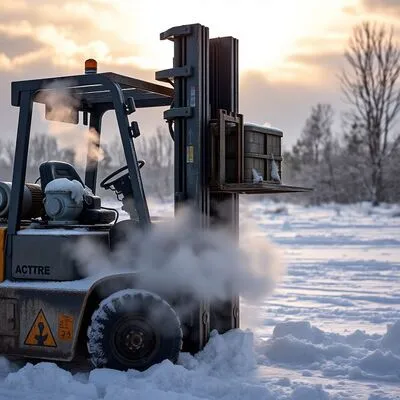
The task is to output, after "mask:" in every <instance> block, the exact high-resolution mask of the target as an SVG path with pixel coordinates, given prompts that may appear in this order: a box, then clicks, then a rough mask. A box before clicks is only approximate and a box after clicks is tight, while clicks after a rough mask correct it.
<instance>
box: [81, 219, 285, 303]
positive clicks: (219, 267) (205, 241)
mask: <svg viewBox="0 0 400 400" xmlns="http://www.w3.org/2000/svg"><path fill="white" fill-rule="evenodd" d="M193 218H194V216H193V214H192V213H191V212H188V211H185V212H183V213H181V214H180V215H178V216H177V217H176V218H174V219H172V220H171V221H168V222H165V223H158V224H154V225H153V228H152V229H151V230H149V231H148V232H146V233H143V232H142V231H140V230H139V229H137V230H133V231H131V232H130V237H129V239H128V240H127V241H125V242H122V243H121V244H120V245H119V246H118V248H116V249H115V250H114V251H113V252H112V253H109V252H108V251H106V250H105V249H103V248H99V245H95V244H94V243H93V242H89V241H87V240H82V241H81V242H80V243H79V244H78V248H77V249H75V254H76V255H77V258H78V262H79V264H80V265H81V272H82V273H83V274H84V275H85V276H91V275H97V274H109V273H120V272H132V271H140V274H139V276H140V278H139V282H135V286H137V285H138V286H139V287H142V288H146V289H150V290H152V291H154V292H156V293H158V294H162V295H167V296H173V295H174V294H176V293H190V295H191V296H193V297H195V298H197V299H202V298H208V299H210V300H228V299H229V298H230V297H231V296H232V293H234V294H240V296H241V297H242V298H244V299H245V300H247V301H250V302H252V303H254V302H257V301H259V300H261V299H264V298H265V296H266V295H267V294H269V293H270V292H271V291H272V289H273V288H274V286H275V284H276V282H277V280H278V279H279V277H280V276H281V275H282V273H283V270H284V267H283V264H282V262H281V259H280V254H279V252H278V250H277V249H276V248H274V247H273V246H272V245H271V244H270V243H269V242H268V241H267V240H266V238H265V233H263V234H261V235H260V232H258V230H257V229H256V228H255V227H254V226H252V224H250V223H248V222H247V224H246V225H247V226H244V227H242V228H241V238H240V245H239V246H238V244H237V242H236V241H235V240H234V239H233V238H232V236H231V235H229V234H228V233H227V232H225V231H224V230H207V231H204V230H200V229H195V228H193V224H192V221H193Z"/></svg>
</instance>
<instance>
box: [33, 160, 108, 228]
mask: <svg viewBox="0 0 400 400" xmlns="http://www.w3.org/2000/svg"><path fill="white" fill-rule="evenodd" d="M39 173H40V184H41V187H42V192H43V194H44V193H45V188H46V186H47V184H48V183H49V182H51V181H53V180H54V179H59V178H66V179H69V180H71V181H72V180H76V181H78V182H80V183H81V184H82V186H83V187H86V186H85V184H84V183H83V181H82V179H81V177H80V176H79V174H78V172H77V171H76V169H75V168H74V167H73V166H72V165H71V164H69V163H67V162H63V161H46V162H44V163H42V164H40V166H39ZM87 189H88V188H87ZM114 219H115V212H114V211H112V210H108V209H107V210H106V209H104V208H102V207H101V199H100V197H98V196H95V195H94V194H93V193H92V192H91V191H90V189H88V190H86V192H85V195H84V201H83V210H82V213H81V215H80V218H79V222H80V223H82V224H88V225H92V224H108V223H110V222H112V221H113V220H114Z"/></svg>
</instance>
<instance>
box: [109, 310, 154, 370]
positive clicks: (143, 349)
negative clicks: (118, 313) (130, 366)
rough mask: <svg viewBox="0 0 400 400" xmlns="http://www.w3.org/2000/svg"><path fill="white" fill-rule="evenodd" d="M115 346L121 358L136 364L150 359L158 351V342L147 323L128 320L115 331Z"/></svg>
mask: <svg viewBox="0 0 400 400" xmlns="http://www.w3.org/2000/svg"><path fill="white" fill-rule="evenodd" d="M114 345H115V349H116V351H117V353H118V355H119V357H121V358H124V359H126V360H129V361H133V362H135V361H139V360H141V359H143V358H148V357H150V356H151V355H152V354H153V353H154V351H155V350H156V347H157V340H156V335H155V332H154V330H153V328H152V327H151V326H150V325H149V324H148V323H147V322H146V321H144V320H141V319H132V318H127V319H124V320H123V321H121V322H120V323H119V324H118V326H117V328H116V330H115V334H114Z"/></svg>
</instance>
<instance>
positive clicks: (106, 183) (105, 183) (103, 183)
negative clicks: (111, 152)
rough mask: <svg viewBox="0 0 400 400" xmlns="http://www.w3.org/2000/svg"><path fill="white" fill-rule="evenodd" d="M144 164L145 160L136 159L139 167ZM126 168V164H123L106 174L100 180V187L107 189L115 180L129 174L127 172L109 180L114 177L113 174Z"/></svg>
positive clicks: (115, 174) (117, 173)
mask: <svg viewBox="0 0 400 400" xmlns="http://www.w3.org/2000/svg"><path fill="white" fill-rule="evenodd" d="M144 164H145V162H144V161H143V160H138V162H137V165H138V167H139V169H140V168H142V167H143V165H144ZM126 169H128V166H127V165H124V166H123V167H121V168H119V169H117V170H116V171H114V172H111V174H110V175H108V176H106V177H105V178H104V179H103V180H102V181H101V182H100V187H102V188H103V189H106V190H107V189H109V188H110V187H111V186H113V185H114V184H115V182H117V181H119V180H120V179H122V178H124V177H126V176H128V175H129V173H127V174H124V175H122V176H120V177H119V178H116V179H114V180H113V181H111V182H109V181H110V180H111V179H112V178H114V177H115V176H117V175H119V174H120V173H121V172H123V171H125V170H126Z"/></svg>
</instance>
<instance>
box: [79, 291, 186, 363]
mask: <svg viewBox="0 0 400 400" xmlns="http://www.w3.org/2000/svg"><path fill="white" fill-rule="evenodd" d="M87 335H88V341H87V347H88V351H89V356H90V360H91V362H92V364H93V365H94V366H95V367H98V368H101V367H107V368H113V369H119V370H127V369H130V368H132V369H137V370H139V371H144V370H145V369H147V368H149V367H150V366H152V365H154V364H157V363H160V362H161V361H163V360H166V359H169V360H171V361H172V362H176V361H177V359H178V355H179V351H180V350H181V346H182V329H181V323H180V320H179V318H178V316H177V314H176V313H175V311H174V310H173V309H172V308H171V306H170V305H169V304H168V303H167V302H166V301H165V300H163V299H161V297H159V296H157V295H155V294H154V293H151V292H147V291H144V290H137V289H125V290H121V291H119V292H116V293H113V294H112V295H111V296H109V297H107V298H106V299H104V300H103V301H102V302H101V303H100V305H99V308H98V309H97V310H96V311H95V312H94V313H93V315H92V320H91V324H90V326H89V328H88V333H87Z"/></svg>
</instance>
